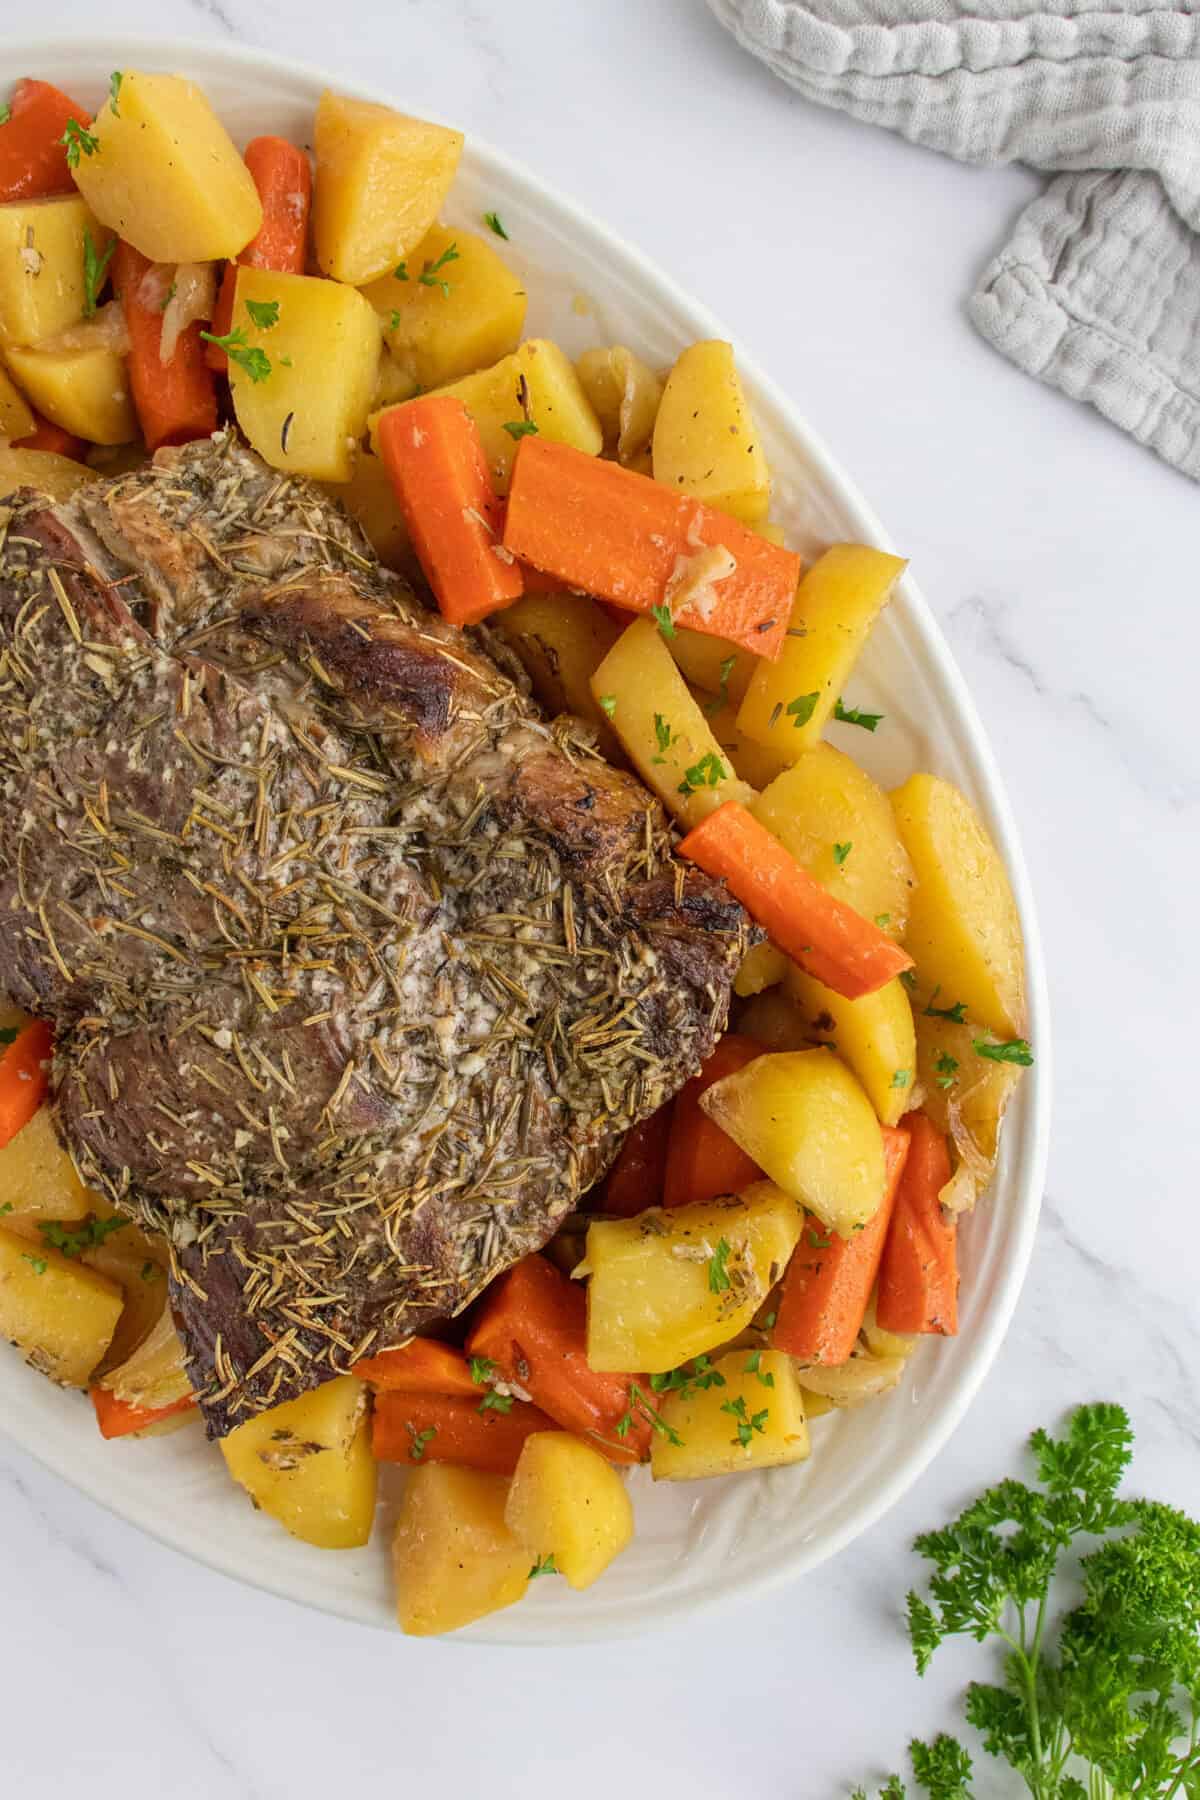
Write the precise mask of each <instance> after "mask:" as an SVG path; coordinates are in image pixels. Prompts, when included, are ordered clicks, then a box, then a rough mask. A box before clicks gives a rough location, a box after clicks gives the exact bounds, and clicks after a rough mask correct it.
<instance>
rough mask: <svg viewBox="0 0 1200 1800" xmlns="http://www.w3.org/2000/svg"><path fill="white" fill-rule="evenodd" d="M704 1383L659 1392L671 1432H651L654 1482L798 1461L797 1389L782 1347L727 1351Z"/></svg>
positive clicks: (801, 1441)
mask: <svg viewBox="0 0 1200 1800" xmlns="http://www.w3.org/2000/svg"><path fill="white" fill-rule="evenodd" d="M709 1373H711V1374H712V1375H715V1376H716V1377H717V1378H718V1379H717V1380H715V1381H713V1383H712V1385H711V1386H709V1387H703V1388H696V1387H693V1388H691V1389H687V1388H685V1389H682V1390H680V1391H679V1392H676V1393H670V1394H664V1395H663V1396H662V1397H661V1398H660V1400H659V1406H658V1409H659V1413H660V1415H661V1417H662V1422H663V1424H664V1425H665V1426H666V1427H667V1429H668V1431H670V1432H671V1433H673V1434H674V1436H673V1438H672V1437H667V1436H664V1435H662V1434H660V1433H658V1432H656V1433H655V1436H654V1442H653V1444H652V1445H651V1446H650V1469H651V1473H652V1474H653V1476H654V1479H655V1481H702V1480H705V1479H706V1478H707V1477H708V1476H710V1475H736V1474H737V1473H738V1472H739V1471H740V1470H743V1469H774V1468H778V1467H779V1466H780V1465H781V1464H783V1463H796V1462H803V1461H804V1460H805V1458H806V1457H807V1455H808V1453H809V1441H808V1424H807V1421H806V1419H805V1416H804V1395H803V1394H802V1393H801V1391H800V1383H799V1382H798V1381H797V1379H796V1372H795V1369H794V1368H793V1366H792V1359H791V1357H790V1356H785V1355H784V1353H783V1351H782V1350H752V1351H749V1352H747V1351H746V1350H733V1351H730V1352H729V1354H728V1355H726V1356H719V1357H718V1358H717V1359H716V1361H715V1362H714V1363H713V1366H712V1370H711V1371H709Z"/></svg>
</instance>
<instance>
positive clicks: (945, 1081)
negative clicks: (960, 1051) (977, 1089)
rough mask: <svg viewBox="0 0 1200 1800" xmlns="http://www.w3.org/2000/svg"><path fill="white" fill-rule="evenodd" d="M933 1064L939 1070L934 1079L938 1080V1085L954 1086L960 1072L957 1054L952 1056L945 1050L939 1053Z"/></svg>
mask: <svg viewBox="0 0 1200 1800" xmlns="http://www.w3.org/2000/svg"><path fill="white" fill-rule="evenodd" d="M933 1066H934V1069H935V1070H936V1071H937V1072H936V1074H935V1076H934V1080H935V1081H936V1082H937V1084H938V1086H939V1087H940V1088H948V1087H953V1086H954V1077H955V1075H956V1073H957V1072H958V1058H957V1056H950V1055H949V1054H948V1053H947V1052H946V1051H945V1050H943V1051H941V1052H940V1053H939V1055H938V1057H937V1059H936V1061H935V1062H934V1065H933Z"/></svg>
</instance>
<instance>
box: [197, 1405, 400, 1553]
mask: <svg viewBox="0 0 1200 1800" xmlns="http://www.w3.org/2000/svg"><path fill="white" fill-rule="evenodd" d="M221 1452H222V1454H223V1456H224V1458H225V1461H226V1463H227V1465H228V1468H229V1473H230V1474H231V1475H232V1476H233V1479H234V1480H235V1481H236V1482H238V1483H240V1485H241V1486H242V1487H244V1488H245V1490H246V1492H247V1493H248V1494H249V1495H250V1497H251V1499H252V1500H253V1501H254V1502H255V1504H256V1505H257V1506H259V1507H260V1508H261V1509H262V1511H263V1512H265V1513H269V1514H270V1515H271V1517H272V1518H273V1519H278V1521H279V1523H280V1524H281V1525H282V1526H283V1527H284V1529H285V1530H287V1531H290V1532H291V1534H292V1536H293V1537H298V1538H300V1539H302V1540H303V1542H304V1543H306V1544H315V1545H316V1546H317V1547H318V1549H321V1550H354V1549H357V1547H358V1546H359V1545H360V1544H365V1543H366V1541H367V1539H368V1538H369V1537H370V1535H371V1524H372V1521H373V1520H374V1517H375V1459H374V1457H373V1456H372V1455H371V1445H370V1439H369V1435H368V1426H367V1389H366V1384H365V1383H364V1382H361V1381H359V1380H358V1378H357V1376H354V1375H338V1376H337V1377H335V1379H334V1380H333V1381H326V1382H323V1383H322V1384H321V1386H320V1387H316V1388H312V1389H311V1390H310V1391H309V1392H308V1393H307V1394H301V1395H300V1396H299V1398H298V1399H296V1400H285V1401H284V1402H283V1404H282V1406H272V1407H270V1408H269V1409H268V1410H267V1411H266V1412H261V1413H256V1414H255V1415H254V1417H253V1418H250V1419H247V1420H246V1422H245V1424H244V1425H239V1426H238V1427H237V1428H236V1430H234V1431H231V1432H230V1433H229V1436H228V1437H226V1438H222V1439H221Z"/></svg>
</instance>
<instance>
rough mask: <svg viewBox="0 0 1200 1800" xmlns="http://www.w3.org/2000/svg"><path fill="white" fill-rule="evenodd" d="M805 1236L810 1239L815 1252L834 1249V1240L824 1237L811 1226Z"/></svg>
mask: <svg viewBox="0 0 1200 1800" xmlns="http://www.w3.org/2000/svg"><path fill="white" fill-rule="evenodd" d="M804 1235H805V1237H806V1238H807V1239H808V1241H809V1244H810V1245H811V1247H812V1248H813V1249H814V1250H832V1249H833V1239H832V1238H831V1237H822V1236H821V1234H820V1232H819V1231H814V1230H813V1228H812V1226H811V1225H810V1226H809V1228H808V1230H807V1231H806V1232H805V1234H804Z"/></svg>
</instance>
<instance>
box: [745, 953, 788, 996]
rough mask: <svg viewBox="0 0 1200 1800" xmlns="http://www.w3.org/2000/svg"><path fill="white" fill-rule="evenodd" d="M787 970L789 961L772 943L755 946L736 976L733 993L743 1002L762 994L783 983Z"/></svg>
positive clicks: (746, 955) (747, 954) (746, 956)
mask: <svg viewBox="0 0 1200 1800" xmlns="http://www.w3.org/2000/svg"><path fill="white" fill-rule="evenodd" d="M787 968H788V959H787V957H786V956H785V955H784V954H783V951H782V950H777V949H776V948H775V946H774V944H771V943H766V944H755V946H754V948H753V950H747V952H746V954H745V956H743V958H742V961H741V966H740V967H739V969H738V972H737V974H736V975H735V976H734V980H733V991H734V993H735V994H737V995H738V997H739V998H740V999H743V1000H745V999H749V998H750V996H751V995H752V994H761V993H762V992H763V991H764V990H765V989H766V988H771V987H774V986H775V985H776V984H777V983H778V982H780V981H782V980H783V977H784V975H785V974H786V972H787Z"/></svg>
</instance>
